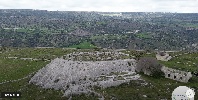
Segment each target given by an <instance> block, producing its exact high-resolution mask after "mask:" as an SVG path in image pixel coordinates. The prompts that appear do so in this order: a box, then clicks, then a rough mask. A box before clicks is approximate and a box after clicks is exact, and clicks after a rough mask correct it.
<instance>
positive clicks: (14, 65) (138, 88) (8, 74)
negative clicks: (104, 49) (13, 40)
mask: <svg viewBox="0 0 198 100" xmlns="http://www.w3.org/2000/svg"><path fill="white" fill-rule="evenodd" d="M91 50H92V49H90V50H87V49H82V50H81V49H79V50H72V49H62V48H20V49H17V48H7V50H6V51H5V50H2V51H1V52H2V53H0V82H3V81H4V80H14V79H19V78H23V77H25V76H26V75H28V74H29V73H32V72H34V71H37V70H39V69H40V68H42V67H44V66H45V65H46V64H47V63H49V62H45V61H42V60H41V61H30V60H20V59H8V58H6V57H19V58H38V59H39V58H42V57H44V58H46V59H54V58H56V57H60V56H62V55H65V54H68V53H70V52H73V51H91ZM123 52H126V51H123ZM128 54H130V55H134V54H140V55H141V56H154V53H151V54H146V53H145V52H139V53H138V52H135V51H130V52H128ZM179 54H181V55H179ZM170 55H171V56H175V55H178V57H174V58H173V59H171V60H170V61H168V62H160V63H162V64H164V65H166V66H168V67H172V66H174V65H175V66H177V68H183V70H190V69H192V70H195V67H196V66H197V65H194V66H187V65H186V62H189V61H191V63H190V62H189V63H190V64H192V63H196V64H197V63H198V62H197V61H198V59H197V57H198V53H190V54H184V52H177V53H170ZM178 61H180V62H182V63H179V64H178V63H177V62H178ZM196 68H197V67H196ZM121 74H124V73H121ZM141 78H143V79H144V80H145V81H146V82H147V83H149V84H148V85H146V86H143V85H141V83H143V81H140V80H139V81H131V82H130V83H129V84H127V83H125V84H122V85H120V86H116V87H109V88H106V89H102V88H98V89H96V88H95V90H96V91H97V92H98V93H100V94H102V95H103V96H104V97H105V100H111V99H112V98H116V99H118V100H160V99H168V100H171V94H172V91H173V90H174V89H175V88H176V87H178V86H188V87H191V88H194V89H195V90H196V91H195V92H196V93H195V94H196V95H195V100H197V99H198V95H197V94H198V91H197V90H198V84H197V83H198V78H196V77H194V76H193V78H192V79H191V80H190V81H189V82H188V83H181V82H177V81H174V80H170V79H166V78H160V79H156V78H153V77H149V76H146V75H143V74H141ZM29 80H30V78H26V79H22V80H20V81H17V82H12V83H11V82H10V83H5V84H1V85H0V92H2V91H20V92H22V98H21V99H20V100H67V99H68V98H69V97H62V96H63V93H64V92H63V91H61V90H54V89H43V88H41V87H39V86H36V85H33V84H29ZM168 84H170V85H168ZM143 95H146V96H147V97H146V98H145V97H143ZM13 100H15V99H13ZM72 100H97V96H94V95H92V94H91V95H85V94H82V95H73V96H72Z"/></svg>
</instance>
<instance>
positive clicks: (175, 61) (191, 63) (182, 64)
mask: <svg viewBox="0 0 198 100" xmlns="http://www.w3.org/2000/svg"><path fill="white" fill-rule="evenodd" d="M170 55H171V56H172V57H173V56H175V57H173V58H172V59H171V60H170V61H167V62H164V61H160V63H162V64H164V65H165V66H167V67H171V68H175V69H180V70H184V71H187V70H188V71H198V53H189V54H186V53H184V52H175V53H170ZM176 55H177V56H176Z"/></svg>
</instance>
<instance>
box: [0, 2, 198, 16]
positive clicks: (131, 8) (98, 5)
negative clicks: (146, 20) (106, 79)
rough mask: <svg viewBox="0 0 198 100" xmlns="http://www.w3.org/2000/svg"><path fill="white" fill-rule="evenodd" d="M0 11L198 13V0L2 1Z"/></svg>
mask: <svg viewBox="0 0 198 100" xmlns="http://www.w3.org/2000/svg"><path fill="white" fill-rule="evenodd" d="M0 9H40V10H50V11H56V10H59V11H105V12H180V13H181V12H182V13H198V0H0Z"/></svg>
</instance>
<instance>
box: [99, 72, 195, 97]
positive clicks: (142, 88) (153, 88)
mask: <svg viewBox="0 0 198 100" xmlns="http://www.w3.org/2000/svg"><path fill="white" fill-rule="evenodd" d="M141 77H142V78H143V79H144V80H145V81H146V82H147V83H148V85H141V83H144V82H143V81H140V80H139V81H138V80H136V81H131V82H130V83H129V84H127V83H125V84H122V85H120V86H116V87H109V88H106V89H99V90H97V91H98V92H101V93H103V95H104V96H105V100H110V99H111V98H113V97H115V98H117V99H118V100H160V99H167V100H171V95H172V91H173V90H174V89H175V88H177V87H178V86H188V87H191V88H195V90H196V94H197V93H198V91H197V89H198V84H197V81H194V82H189V83H181V82H177V81H174V80H170V79H166V78H160V79H155V78H153V77H149V76H146V75H142V76H141ZM196 80H198V79H196ZM167 84H171V85H167ZM143 95H146V96H147V97H146V98H145V97H143ZM197 98H198V95H195V100H196V99H197Z"/></svg>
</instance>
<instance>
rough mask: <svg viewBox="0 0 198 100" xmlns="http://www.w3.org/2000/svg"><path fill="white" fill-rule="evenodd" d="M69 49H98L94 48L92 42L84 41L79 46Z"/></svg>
mask: <svg viewBox="0 0 198 100" xmlns="http://www.w3.org/2000/svg"><path fill="white" fill-rule="evenodd" d="M69 48H81V49H93V48H96V46H94V45H93V44H91V43H90V42H86V41H84V42H82V43H80V44H78V45H72V46H70V47H69Z"/></svg>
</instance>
